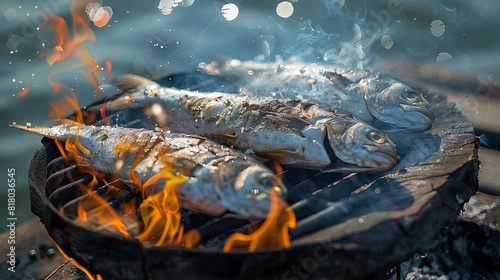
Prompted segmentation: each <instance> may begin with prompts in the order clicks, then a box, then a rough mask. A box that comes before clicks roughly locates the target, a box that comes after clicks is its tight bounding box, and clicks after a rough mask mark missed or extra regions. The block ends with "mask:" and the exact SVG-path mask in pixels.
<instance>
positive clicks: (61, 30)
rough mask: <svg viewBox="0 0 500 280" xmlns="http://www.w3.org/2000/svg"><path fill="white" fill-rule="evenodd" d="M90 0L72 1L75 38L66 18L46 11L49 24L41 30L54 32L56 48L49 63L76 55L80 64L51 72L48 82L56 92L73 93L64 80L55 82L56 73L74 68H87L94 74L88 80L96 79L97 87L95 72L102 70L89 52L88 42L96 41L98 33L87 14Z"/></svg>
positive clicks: (95, 80) (95, 81)
mask: <svg viewBox="0 0 500 280" xmlns="http://www.w3.org/2000/svg"><path fill="white" fill-rule="evenodd" d="M90 2H92V1H90V0H84V1H73V3H72V4H71V15H72V19H73V39H71V37H70V33H69V30H68V26H67V24H66V21H65V20H64V19H63V18H62V17H59V16H56V15H52V14H50V13H48V12H47V13H46V14H45V20H46V22H47V23H46V24H45V25H43V26H41V29H42V30H49V31H53V32H54V34H55V37H54V40H53V41H52V45H53V46H54V48H53V49H52V50H51V51H50V53H48V55H47V56H46V59H47V63H49V64H51V65H52V64H54V63H60V62H62V61H64V60H66V59H69V58H75V59H76V60H77V63H75V64H74V65H72V66H71V67H69V68H63V69H58V70H56V71H54V72H52V73H50V74H49V84H50V85H51V86H52V87H53V89H54V93H57V92H59V91H60V90H61V89H63V88H66V89H68V90H69V91H70V92H71V89H70V88H68V87H67V86H65V85H64V84H62V83H58V82H54V81H53V76H54V75H56V74H58V73H62V72H65V71H68V70H71V69H76V68H81V67H84V68H86V69H87V71H88V72H89V75H87V77H88V76H92V78H89V80H91V81H93V83H94V85H95V86H96V88H98V83H97V79H96V78H95V74H96V73H97V72H98V71H99V70H100V67H99V65H98V64H97V62H96V61H95V59H94V58H93V57H92V56H91V55H90V53H89V51H88V49H87V46H86V45H85V42H87V41H90V42H95V34H94V32H93V31H92V29H91V28H90V26H89V20H88V17H87V16H86V15H85V6H86V4H88V3H90Z"/></svg>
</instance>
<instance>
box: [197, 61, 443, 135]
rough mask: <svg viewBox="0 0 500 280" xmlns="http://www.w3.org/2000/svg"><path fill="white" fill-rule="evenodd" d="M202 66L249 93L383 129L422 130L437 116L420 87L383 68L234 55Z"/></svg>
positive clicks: (426, 128) (203, 68) (202, 68)
mask: <svg viewBox="0 0 500 280" xmlns="http://www.w3.org/2000/svg"><path fill="white" fill-rule="evenodd" d="M200 68H201V70H202V71H204V72H206V73H209V74H213V75H218V76H221V77H224V78H232V79H233V80H235V83H236V84H238V85H239V86H240V90H241V91H242V92H243V93H244V94H247V95H250V96H270V95H273V96H277V97H280V98H297V97H299V98H301V99H302V100H305V101H310V102H314V103H318V104H320V105H322V106H325V107H330V108H337V109H339V110H341V111H344V112H347V113H350V114H353V115H354V116H356V117H358V118H360V119H361V120H363V121H365V122H368V123H373V122H374V121H378V122H381V123H382V125H383V126H382V127H384V129H389V130H390V129H391V127H392V128H394V127H395V128H398V129H404V130H410V131H416V132H421V131H426V130H428V129H429V128H430V127H431V126H432V123H433V121H434V114H433V113H432V111H431V107H430V104H429V102H428V101H427V100H426V99H425V97H424V96H423V95H422V93H421V92H417V91H416V90H414V89H413V88H411V87H410V86H408V85H406V84H404V83H402V82H399V81H397V80H395V79H392V78H390V77H387V76H384V75H382V74H380V73H375V72H371V71H363V70H357V69H346V68H339V67H334V66H328V65H321V64H314V63H312V64H306V63H299V62H282V61H280V62H276V63H259V62H253V61H247V62H242V61H239V60H236V59H233V60H227V61H225V62H222V63H215V62H214V63H212V64H204V63H202V64H200ZM384 124H385V125H384Z"/></svg>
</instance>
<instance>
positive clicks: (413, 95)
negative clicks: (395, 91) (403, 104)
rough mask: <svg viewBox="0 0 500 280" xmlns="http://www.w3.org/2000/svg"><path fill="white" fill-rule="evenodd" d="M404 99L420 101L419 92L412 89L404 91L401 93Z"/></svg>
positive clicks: (412, 101)
mask: <svg viewBox="0 0 500 280" xmlns="http://www.w3.org/2000/svg"><path fill="white" fill-rule="evenodd" d="M403 97H404V99H406V100H408V101H410V102H411V103H417V102H421V100H420V94H418V93H416V92H414V91H406V92H405V93H404V94H403Z"/></svg>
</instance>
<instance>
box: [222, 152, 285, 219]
mask: <svg viewBox="0 0 500 280" xmlns="http://www.w3.org/2000/svg"><path fill="white" fill-rule="evenodd" d="M219 174H220V175H219V179H222V178H220V177H221V176H223V177H226V178H228V177H233V178H234V180H224V179H222V180H220V181H219V182H220V183H223V182H224V181H225V182H224V183H223V185H220V186H219V191H220V192H221V193H220V194H219V196H220V197H221V203H222V204H223V205H224V206H225V207H226V208H227V209H228V210H229V211H231V212H233V213H234V214H236V215H238V216H241V217H243V218H246V219H250V220H262V219H265V218H266V217H267V215H268V214H269V210H270V206H271V192H276V194H278V196H279V197H283V196H284V195H285V194H286V192H287V191H286V188H285V185H284V184H283V182H282V181H281V179H280V178H279V177H278V176H277V175H276V174H274V173H273V172H272V171H271V170H269V169H268V168H266V167H264V166H262V165H260V164H257V163H254V162H251V161H246V162H242V163H240V164H227V165H226V166H224V167H223V168H222V169H220V170H219Z"/></svg>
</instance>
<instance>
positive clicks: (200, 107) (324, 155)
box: [106, 75, 397, 172]
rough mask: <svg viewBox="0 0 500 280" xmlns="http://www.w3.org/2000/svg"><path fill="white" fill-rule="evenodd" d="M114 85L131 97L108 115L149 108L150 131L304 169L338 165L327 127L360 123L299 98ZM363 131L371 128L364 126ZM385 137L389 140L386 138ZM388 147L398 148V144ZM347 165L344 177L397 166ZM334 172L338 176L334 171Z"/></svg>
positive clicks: (141, 81)
mask: <svg viewBox="0 0 500 280" xmlns="http://www.w3.org/2000/svg"><path fill="white" fill-rule="evenodd" d="M114 82H115V83H116V85H117V86H119V87H121V88H123V89H125V90H127V91H130V92H129V93H128V94H126V95H124V96H121V97H119V98H118V99H115V100H113V101H110V102H108V103H107V104H106V108H107V110H111V111H113V110H115V111H116V110H118V111H119V110H131V109H134V110H135V109H137V108H144V110H143V114H142V115H140V116H139V118H141V123H142V124H144V125H145V127H146V128H149V129H154V128H157V126H160V127H162V128H166V129H168V130H171V131H174V132H180V133H190V134H191V133H194V134H199V135H202V136H204V137H208V138H210V139H213V140H216V141H218V142H223V143H225V144H228V145H231V146H234V147H237V148H239V149H241V150H244V151H245V150H251V151H252V152H254V153H255V154H257V155H259V156H262V157H264V158H267V159H271V160H274V161H276V162H279V163H281V164H286V165H290V166H296V167H301V168H310V169H324V168H329V167H328V166H329V165H330V164H331V163H332V158H331V157H330V155H329V154H328V151H327V149H326V148H325V146H324V145H325V138H327V135H328V136H330V135H333V134H332V133H327V130H328V129H330V128H331V127H333V126H332V125H326V123H332V122H333V123H336V124H337V125H335V127H336V128H339V127H342V128H344V132H346V131H347V130H348V128H349V127H350V126H352V125H354V124H356V123H359V121H358V120H357V119H355V118H353V117H352V116H351V115H347V114H339V113H337V112H335V111H334V110H325V109H323V108H321V107H319V106H318V105H317V104H314V103H309V102H301V101H300V100H298V99H276V98H255V97H247V96H242V95H235V94H227V93H217V92H212V93H200V92H193V91H186V90H178V89H173V88H165V87H161V86H160V85H158V84H157V83H155V82H153V81H150V80H148V79H145V78H142V77H138V76H135V75H124V76H120V77H118V78H116V79H114ZM153 108H154V109H153ZM155 112H156V113H155ZM361 127H369V126H368V125H367V124H363V125H362V126H361ZM336 133H337V134H335V135H336V137H340V135H339V134H338V133H339V130H338V129H336ZM379 133H381V132H379ZM381 134H383V133H381ZM383 138H384V139H388V137H387V136H386V135H384V137H383ZM358 140H360V139H357V138H355V139H350V140H349V141H358ZM365 141H368V142H365ZM327 142H328V143H329V144H330V146H331V147H332V149H333V150H334V152H335V153H337V150H336V148H337V147H339V145H334V143H333V142H335V141H334V140H333V139H328V141H327ZM387 143H389V144H390V145H393V146H394V144H393V143H392V142H387ZM387 143H385V142H384V144H387ZM359 144H360V145H361V147H363V146H364V145H365V144H366V145H372V144H374V142H373V140H370V139H367V138H366V137H364V138H363V139H362V141H361V142H359ZM375 144H376V145H378V144H379V143H375ZM356 146H359V145H352V144H348V145H347V146H346V147H349V148H351V147H356ZM386 151H387V152H389V153H390V155H389V157H391V158H396V157H397V153H396V152H395V147H394V149H392V150H391V149H386ZM339 152H340V151H339ZM351 152H352V153H351V155H350V156H351V158H352V157H356V156H357V154H356V151H355V150H352V151H351ZM359 156H361V155H359ZM362 156H363V157H365V156H368V158H369V157H370V156H371V155H370V154H368V155H367V153H363V155H362ZM358 164H362V165H358ZM346 165H348V166H344V167H343V168H342V169H341V170H342V171H341V172H349V171H351V172H358V171H368V172H376V171H382V170H388V169H390V168H392V167H393V166H394V164H393V162H392V161H391V162H387V163H385V164H382V165H380V166H369V165H365V164H363V163H362V160H361V159H351V160H349V161H348V162H346ZM329 170H331V171H333V169H331V168H329ZM339 170H340V169H339Z"/></svg>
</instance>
